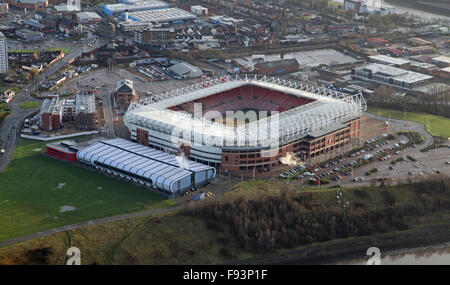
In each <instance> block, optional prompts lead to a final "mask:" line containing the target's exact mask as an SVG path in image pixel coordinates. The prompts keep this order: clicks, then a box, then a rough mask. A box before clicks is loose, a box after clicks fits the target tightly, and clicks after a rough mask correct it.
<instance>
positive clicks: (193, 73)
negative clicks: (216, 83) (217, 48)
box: [169, 62, 203, 78]
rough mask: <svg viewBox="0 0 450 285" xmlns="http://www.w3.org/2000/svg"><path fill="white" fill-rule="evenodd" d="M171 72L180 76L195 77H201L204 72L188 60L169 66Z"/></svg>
mask: <svg viewBox="0 0 450 285" xmlns="http://www.w3.org/2000/svg"><path fill="white" fill-rule="evenodd" d="M169 72H172V73H173V74H175V76H178V77H179V78H195V77H200V76H202V74H203V73H202V71H201V70H200V69H199V68H198V67H195V66H193V65H191V64H189V63H187V62H181V63H177V64H174V65H172V66H171V67H170V68H169Z"/></svg>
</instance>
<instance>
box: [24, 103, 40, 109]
mask: <svg viewBox="0 0 450 285" xmlns="http://www.w3.org/2000/svg"><path fill="white" fill-rule="evenodd" d="M39 106H41V104H40V103H39V102H35V101H27V102H23V103H20V104H19V107H20V108H22V109H35V108H39Z"/></svg>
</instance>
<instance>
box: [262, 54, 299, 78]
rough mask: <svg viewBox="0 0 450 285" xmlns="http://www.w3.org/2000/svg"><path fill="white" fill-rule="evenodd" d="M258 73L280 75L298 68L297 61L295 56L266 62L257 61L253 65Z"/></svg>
mask: <svg viewBox="0 0 450 285" xmlns="http://www.w3.org/2000/svg"><path fill="white" fill-rule="evenodd" d="M255 69H256V71H257V73H258V74H261V75H282V74H286V73H292V72H296V71H298V70H299V64H298V61H297V60H296V59H295V58H291V59H282V60H275V61H268V62H259V63H257V64H256V65H255Z"/></svg>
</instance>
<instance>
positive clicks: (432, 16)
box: [333, 0, 450, 20]
mask: <svg viewBox="0 0 450 285" xmlns="http://www.w3.org/2000/svg"><path fill="white" fill-rule="evenodd" d="M333 1H334V2H337V3H341V4H342V3H344V0H333ZM366 2H371V3H373V2H374V1H369V0H367V1H366ZM375 3H376V4H377V5H379V4H381V5H386V6H391V7H394V8H395V9H397V12H398V13H409V14H411V15H415V16H419V17H421V18H424V19H427V20H429V19H436V18H445V19H448V20H450V17H448V16H443V15H438V14H434V13H430V12H425V11H422V10H418V9H415V8H412V7H406V6H401V5H399V4H394V3H388V2H386V1H384V0H375Z"/></svg>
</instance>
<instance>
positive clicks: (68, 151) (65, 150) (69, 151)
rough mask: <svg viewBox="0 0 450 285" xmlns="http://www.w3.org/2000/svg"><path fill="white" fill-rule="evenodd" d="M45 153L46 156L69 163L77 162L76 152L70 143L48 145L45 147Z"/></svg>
mask: <svg viewBox="0 0 450 285" xmlns="http://www.w3.org/2000/svg"><path fill="white" fill-rule="evenodd" d="M45 153H46V154H47V155H50V156H53V157H56V158H59V159H62V160H67V161H70V162H74V161H77V150H76V149H74V148H73V145H72V143H71V142H70V141H62V142H58V143H48V144H47V145H46V151H45Z"/></svg>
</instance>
